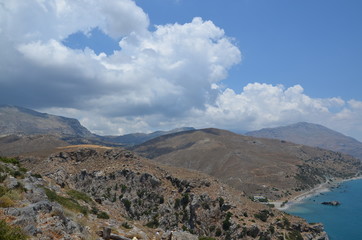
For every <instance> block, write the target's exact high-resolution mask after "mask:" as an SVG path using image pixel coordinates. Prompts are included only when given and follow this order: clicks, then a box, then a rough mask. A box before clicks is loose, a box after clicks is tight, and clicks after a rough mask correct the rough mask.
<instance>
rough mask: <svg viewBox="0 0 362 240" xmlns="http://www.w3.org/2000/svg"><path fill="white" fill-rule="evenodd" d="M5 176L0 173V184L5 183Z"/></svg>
mask: <svg viewBox="0 0 362 240" xmlns="http://www.w3.org/2000/svg"><path fill="white" fill-rule="evenodd" d="M7 176H8V175H7V174H6V173H2V174H1V172H0V183H2V182H4V181H5V179H6V178H7Z"/></svg>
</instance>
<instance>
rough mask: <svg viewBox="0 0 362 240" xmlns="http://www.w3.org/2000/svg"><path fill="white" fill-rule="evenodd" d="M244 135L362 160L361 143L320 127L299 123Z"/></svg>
mask: <svg viewBox="0 0 362 240" xmlns="http://www.w3.org/2000/svg"><path fill="white" fill-rule="evenodd" d="M245 135H248V136H253V137H260V138H272V139H280V140H284V141H289V142H294V143H298V144H303V145H308V146H312V147H320V148H324V149H329V150H332V151H336V152H342V153H347V154H350V155H352V156H354V157H356V158H359V159H360V160H362V143H361V142H359V141H357V140H356V139H354V138H351V137H348V136H345V135H343V134H341V133H339V132H336V131H333V130H331V129H329V128H326V127H324V126H322V125H318V124H312V123H306V122H300V123H296V124H292V125H289V126H284V127H277V128H264V129H261V130H259V131H253V132H248V133H246V134H245Z"/></svg>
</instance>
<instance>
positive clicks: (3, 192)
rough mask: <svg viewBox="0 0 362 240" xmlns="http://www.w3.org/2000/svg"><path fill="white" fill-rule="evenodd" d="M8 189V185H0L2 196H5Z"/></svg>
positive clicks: (0, 195) (0, 194)
mask: <svg viewBox="0 0 362 240" xmlns="http://www.w3.org/2000/svg"><path fill="white" fill-rule="evenodd" d="M8 190H9V189H7V188H6V187H4V186H1V185H0V197H2V196H4V195H5V193H7V191H8Z"/></svg>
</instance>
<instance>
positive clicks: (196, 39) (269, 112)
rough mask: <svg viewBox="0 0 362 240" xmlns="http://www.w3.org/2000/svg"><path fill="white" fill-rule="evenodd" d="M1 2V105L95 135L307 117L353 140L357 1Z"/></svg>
mask: <svg viewBox="0 0 362 240" xmlns="http://www.w3.org/2000/svg"><path fill="white" fill-rule="evenodd" d="M0 3H1V4H0V37H1V38H0V51H2V53H3V57H2V58H1V59H0V75H1V77H0V84H1V85H0V86H1V88H0V96H1V97H0V102H1V103H5V104H13V105H20V106H24V107H29V108H33V109H36V110H39V111H43V112H49V113H53V114H58V115H63V116H68V117H75V118H77V119H79V120H80V121H81V123H82V124H84V125H85V126H86V127H88V128H89V129H90V130H92V131H93V132H96V133H98V134H112V135H117V134H125V133H129V132H148V131H154V130H158V129H163V130H166V129H170V128H175V127H182V126H194V127H197V128H202V127H218V128H224V129H230V130H234V131H248V130H255V129H259V128H263V127H275V126H280V125H286V124H291V123H295V122H297V121H307V122H314V123H319V124H322V125H325V126H327V127H330V128H333V129H335V130H338V131H341V132H342V133H344V134H347V135H351V136H354V137H356V138H358V139H360V140H361V139H362V124H360V123H361V121H362V95H361V94H360V89H361V87H362V86H361V85H362V58H361V56H362V44H361V43H362V28H361V23H362V14H360V13H361V12H362V2H361V1H357V0H349V1H342V0H317V1H316V0H303V1H290V0H239V1H232V0H223V1H221V0H208V1H206V0H192V1H191V0H152V1H150V0H135V1H133V0H109V1H101V0H92V1H88V2H87V3H84V2H83V1H81V0H73V1H70V0H63V1H58V0H46V1H35V0H29V1H26V2H24V1H21V0H14V1H11V2H9V1H2V0H0ZM30 12H31V13H32V14H30Z"/></svg>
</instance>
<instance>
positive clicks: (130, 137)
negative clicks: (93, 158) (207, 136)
mask: <svg viewBox="0 0 362 240" xmlns="http://www.w3.org/2000/svg"><path fill="white" fill-rule="evenodd" d="M191 130H195V128H193V127H183V128H175V129H172V130H170V131H156V132H152V133H130V134H126V135H122V136H100V138H101V139H103V140H106V141H108V142H114V143H121V144H123V145H127V146H133V145H138V144H141V143H144V142H147V141H149V140H151V139H154V138H156V137H159V136H163V135H167V134H172V133H177V132H184V131H191Z"/></svg>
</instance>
